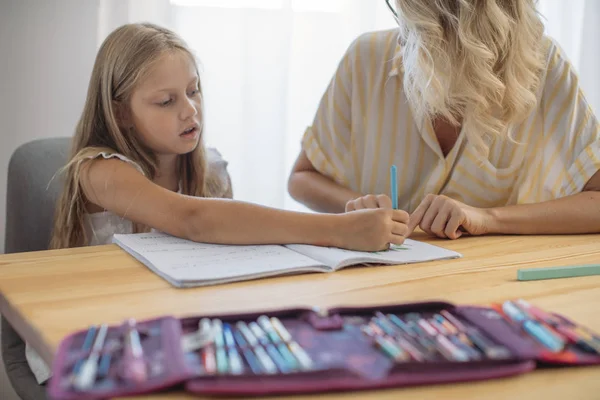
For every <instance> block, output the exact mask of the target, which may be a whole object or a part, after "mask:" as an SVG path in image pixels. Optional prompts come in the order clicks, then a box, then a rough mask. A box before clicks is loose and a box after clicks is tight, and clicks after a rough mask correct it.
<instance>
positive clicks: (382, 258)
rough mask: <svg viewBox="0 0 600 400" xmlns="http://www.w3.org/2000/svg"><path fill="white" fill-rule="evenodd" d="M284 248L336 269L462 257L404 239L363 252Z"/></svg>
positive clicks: (297, 247) (318, 248) (295, 245)
mask: <svg viewBox="0 0 600 400" xmlns="http://www.w3.org/2000/svg"><path fill="white" fill-rule="evenodd" d="M286 247H288V248H290V249H292V250H295V251H297V252H299V253H302V254H304V255H306V256H309V257H311V258H313V259H315V260H318V261H320V262H322V263H323V264H325V265H328V266H330V267H331V268H335V269H338V268H340V267H345V266H348V265H353V264H359V263H381V264H411V263H418V262H424V261H432V260H442V259H451V258H459V257H461V256H462V255H461V254H460V253H457V252H455V251H452V250H448V249H444V248H442V247H438V246H434V245H432V244H429V243H424V242H418V241H416V240H411V239H406V240H405V241H404V244H402V245H400V246H397V245H393V246H392V247H391V248H390V249H389V250H385V251H376V252H365V251H352V250H345V249H338V248H330V247H317V246H309V245H302V244H294V245H287V246H286Z"/></svg>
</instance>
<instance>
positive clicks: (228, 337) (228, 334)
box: [223, 324, 235, 347]
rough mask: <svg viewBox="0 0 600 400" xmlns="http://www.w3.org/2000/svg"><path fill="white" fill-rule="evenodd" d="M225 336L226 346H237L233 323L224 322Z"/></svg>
mask: <svg viewBox="0 0 600 400" xmlns="http://www.w3.org/2000/svg"><path fill="white" fill-rule="evenodd" d="M223 337H224V338H225V346H226V347H235V339H234V338H233V332H232V330H231V325H229V324H223Z"/></svg>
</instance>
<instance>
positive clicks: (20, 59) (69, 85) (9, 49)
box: [0, 0, 99, 253]
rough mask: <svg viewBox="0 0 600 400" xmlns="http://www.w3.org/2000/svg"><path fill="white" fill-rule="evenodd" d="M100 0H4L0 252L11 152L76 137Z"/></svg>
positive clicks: (0, 10)
mask: <svg viewBox="0 0 600 400" xmlns="http://www.w3.org/2000/svg"><path fill="white" fill-rule="evenodd" d="M98 3H99V0H85V1H81V0H0V54H1V55H0V253H2V252H3V250H4V224H5V217H6V215H5V214H6V212H5V203H6V175H7V167H8V161H9V158H10V155H11V154H12V152H13V151H14V150H15V149H16V148H17V147H18V146H19V145H21V144H23V143H25V142H27V141H29V140H32V139H36V138H41V137H51V136H67V135H72V132H73V129H74V126H75V123H76V121H77V118H78V116H79V113H80V112H81V109H82V107H83V102H84V99H85V94H86V89H87V82H88V79H89V75H90V73H91V70H92V65H93V62H94V57H95V53H96V49H97V29H98V28H97V26H98V22H97V21H98Z"/></svg>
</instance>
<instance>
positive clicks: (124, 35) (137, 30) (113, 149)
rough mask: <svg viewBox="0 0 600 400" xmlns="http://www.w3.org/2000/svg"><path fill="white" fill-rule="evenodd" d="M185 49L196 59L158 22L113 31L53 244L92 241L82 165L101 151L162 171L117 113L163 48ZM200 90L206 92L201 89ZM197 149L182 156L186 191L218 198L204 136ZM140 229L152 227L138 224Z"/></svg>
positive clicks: (68, 170)
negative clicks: (86, 216) (86, 217)
mask: <svg viewBox="0 0 600 400" xmlns="http://www.w3.org/2000/svg"><path fill="white" fill-rule="evenodd" d="M170 51H180V52H183V53H184V54H186V55H188V56H189V57H190V59H191V60H192V62H194V65H196V73H197V72H198V68H197V64H196V61H195V58H194V56H193V54H192V52H191V51H190V50H189V48H188V47H187V45H186V44H185V43H184V42H183V41H182V40H181V39H180V38H179V37H178V36H177V35H176V34H175V33H173V32H172V31H170V30H168V29H165V28H162V27H160V26H157V25H153V24H149V23H142V24H127V25H123V26H121V27H119V28H117V29H116V30H114V31H113V32H112V33H111V34H110V35H109V36H108V37H107V38H106V39H105V40H104V42H103V44H102V46H101V47H100V50H99V51H98V55H97V56H96V60H95V64H94V68H93V71H92V75H91V78H90V82H89V87H88V92H87V98H86V101H85V105H84V108H83V112H82V114H81V117H80V119H79V122H78V124H77V127H76V128H75V135H74V138H73V142H72V148H71V156H70V160H69V162H68V163H67V165H66V166H65V167H64V168H63V169H62V171H61V172H62V173H64V182H65V184H64V189H63V192H62V195H61V197H60V199H59V201H58V203H57V207H56V214H55V221H54V229H53V233H52V239H51V242H50V248H53V249H57V248H65V247H77V246H82V245H85V244H86V243H87V238H86V233H85V228H84V214H85V212H86V200H85V196H84V195H83V193H82V189H81V185H80V175H81V169H82V168H81V167H82V164H83V163H84V162H85V161H86V160H89V159H90V158H91V157H94V156H96V155H97V154H98V153H100V152H107V153H120V154H122V155H124V156H125V157H127V158H129V159H131V160H133V161H135V162H137V163H138V164H139V165H140V166H141V168H142V170H143V171H144V174H145V176H147V177H149V178H150V179H153V178H154V177H155V175H156V172H157V167H158V162H157V159H156V156H155V154H154V153H152V151H150V150H149V149H148V148H147V147H146V146H145V145H144V144H143V143H142V142H141V141H140V140H139V138H138V137H137V135H136V134H135V132H134V131H131V130H128V129H127V128H124V127H123V126H122V124H120V123H119V121H118V118H117V114H118V111H117V107H123V106H124V107H128V106H129V101H130V98H131V94H132V92H133V90H134V89H135V88H136V87H137V85H138V84H139V82H140V81H141V80H142V79H143V78H144V77H145V76H146V74H147V73H148V72H149V70H150V68H151V67H152V65H153V63H154V62H156V61H157V60H158V59H159V58H160V57H161V56H162V55H163V54H164V53H166V52H170ZM200 93H202V91H201V88H200ZM202 130H203V128H201V131H200V142H199V144H198V146H197V147H196V149H195V150H194V151H192V152H190V153H188V154H185V155H183V156H180V157H179V159H178V167H179V177H180V181H181V191H182V193H183V194H187V195H192V196H201V197H216V196H220V195H222V194H223V186H224V185H223V182H222V181H221V180H219V179H217V176H216V175H215V174H209V173H208V171H207V161H206V150H205V146H204V143H203V141H202V136H203V135H202V133H203V132H202ZM134 229H135V231H143V230H148V227H143V226H141V225H139V224H136V225H135V227H134Z"/></svg>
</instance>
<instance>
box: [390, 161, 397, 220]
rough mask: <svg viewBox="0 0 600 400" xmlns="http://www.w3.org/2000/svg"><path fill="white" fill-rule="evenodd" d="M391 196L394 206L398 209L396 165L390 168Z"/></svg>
mask: <svg viewBox="0 0 600 400" xmlns="http://www.w3.org/2000/svg"><path fill="white" fill-rule="evenodd" d="M390 192H391V193H390V196H391V198H392V208H393V209H394V210H397V209H398V171H397V169H396V166H395V165H392V167H391V168H390Z"/></svg>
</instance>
